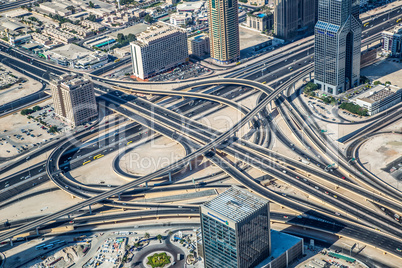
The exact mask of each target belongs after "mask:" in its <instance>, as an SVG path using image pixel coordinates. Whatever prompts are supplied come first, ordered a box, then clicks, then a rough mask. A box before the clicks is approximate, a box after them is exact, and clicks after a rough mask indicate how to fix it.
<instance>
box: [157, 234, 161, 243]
mask: <svg viewBox="0 0 402 268" xmlns="http://www.w3.org/2000/svg"><path fill="white" fill-rule="evenodd" d="M156 239H158V240H159V242H161V240H162V235H160V234H158V235H157V236H156Z"/></svg>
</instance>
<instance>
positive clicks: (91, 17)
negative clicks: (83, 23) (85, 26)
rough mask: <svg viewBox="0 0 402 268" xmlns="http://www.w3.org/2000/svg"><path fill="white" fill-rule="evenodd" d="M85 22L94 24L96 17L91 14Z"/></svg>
mask: <svg viewBox="0 0 402 268" xmlns="http://www.w3.org/2000/svg"><path fill="white" fill-rule="evenodd" d="M87 20H90V21H94V22H95V21H96V16H95V15H94V14H91V15H89V16H88V18H87Z"/></svg>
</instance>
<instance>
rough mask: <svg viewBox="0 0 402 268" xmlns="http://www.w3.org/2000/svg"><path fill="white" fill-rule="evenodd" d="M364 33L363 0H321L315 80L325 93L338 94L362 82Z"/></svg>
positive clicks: (315, 55)
mask: <svg viewBox="0 0 402 268" xmlns="http://www.w3.org/2000/svg"><path fill="white" fill-rule="evenodd" d="M361 32H362V22H361V21H360V19H359V0H318V22H317V24H316V25H315V30H314V34H315V49H314V58H315V59H314V61H315V73H314V74H315V78H314V82H315V83H316V84H318V85H320V87H321V90H322V91H324V92H325V93H329V94H332V95H338V94H339V93H342V92H344V91H345V90H348V89H350V88H352V87H354V86H357V85H358V84H359V80H360V54H361Z"/></svg>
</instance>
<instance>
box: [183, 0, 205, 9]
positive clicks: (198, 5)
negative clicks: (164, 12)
mask: <svg viewBox="0 0 402 268" xmlns="http://www.w3.org/2000/svg"><path fill="white" fill-rule="evenodd" d="M204 5H205V2H204V1H196V2H184V3H180V4H178V5H177V11H195V10H197V9H200V8H201V7H203V6H204Z"/></svg>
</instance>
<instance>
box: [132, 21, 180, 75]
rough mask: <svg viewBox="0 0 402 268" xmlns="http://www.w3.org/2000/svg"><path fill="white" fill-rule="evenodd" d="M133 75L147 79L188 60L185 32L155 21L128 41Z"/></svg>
mask: <svg viewBox="0 0 402 268" xmlns="http://www.w3.org/2000/svg"><path fill="white" fill-rule="evenodd" d="M130 45H131V61H132V66H133V75H134V76H136V77H138V78H140V79H147V78H149V77H151V76H153V75H156V74H158V73H161V72H164V71H166V70H169V69H171V68H174V67H176V66H177V65H180V64H183V63H185V62H186V61H188V49H187V34H186V33H185V31H184V30H182V29H181V28H176V27H172V26H169V25H167V24H165V23H160V22H158V23H155V24H153V25H152V26H150V27H148V29H147V30H146V31H144V32H142V33H140V34H139V35H137V40H136V41H134V42H131V43H130Z"/></svg>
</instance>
